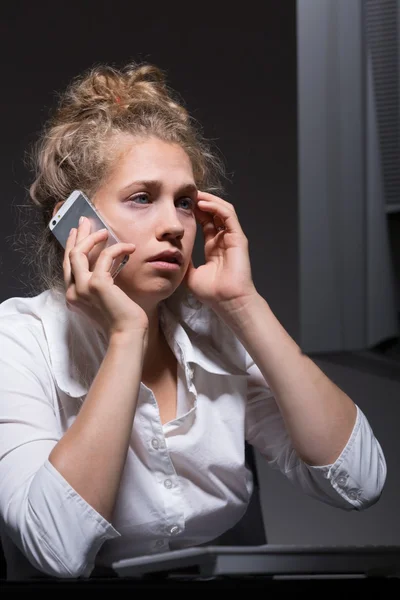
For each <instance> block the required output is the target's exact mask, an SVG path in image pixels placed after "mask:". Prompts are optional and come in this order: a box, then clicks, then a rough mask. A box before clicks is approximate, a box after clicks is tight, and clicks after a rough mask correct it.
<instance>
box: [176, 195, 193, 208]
mask: <svg viewBox="0 0 400 600" xmlns="http://www.w3.org/2000/svg"><path fill="white" fill-rule="evenodd" d="M178 204H180V206H181V208H183V209H184V210H193V207H194V200H193V198H189V197H185V198H179V200H178Z"/></svg>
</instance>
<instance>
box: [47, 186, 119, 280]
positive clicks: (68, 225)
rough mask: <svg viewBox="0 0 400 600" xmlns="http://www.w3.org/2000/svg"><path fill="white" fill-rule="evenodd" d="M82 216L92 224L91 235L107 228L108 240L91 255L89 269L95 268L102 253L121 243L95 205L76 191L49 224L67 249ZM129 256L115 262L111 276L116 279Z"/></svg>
mask: <svg viewBox="0 0 400 600" xmlns="http://www.w3.org/2000/svg"><path fill="white" fill-rule="evenodd" d="M81 216H84V217H86V218H87V219H89V221H90V224H91V231H90V232H91V233H93V232H95V231H99V230H100V229H104V228H107V230H108V238H107V239H106V240H105V241H104V242H102V243H101V244H97V246H96V247H95V248H94V249H93V250H92V251H91V252H90V253H89V257H88V259H89V267H90V269H92V268H93V266H94V264H95V262H96V260H97V258H98V256H99V254H100V252H101V251H102V250H103V249H104V248H106V247H107V246H110V245H112V244H116V243H117V242H119V240H118V238H117V237H116V235H115V234H114V232H113V231H112V229H111V228H110V227H109V225H107V223H105V221H104V219H102V217H101V216H100V215H99V214H98V212H97V211H96V209H95V207H94V206H93V204H92V203H91V202H90V201H89V199H88V198H87V197H86V196H85V194H83V192H80V191H79V190H75V191H74V192H72V194H71V195H70V196H69V197H68V198H67V200H66V201H65V202H64V204H63V205H62V206H61V207H60V209H59V211H58V212H57V214H56V215H54V217H53V218H52V219H51V221H50V223H49V229H50V230H51V232H52V233H53V235H54V236H55V237H56V238H57V240H58V241H59V242H60V244H61V245H62V247H63V248H65V246H66V243H67V239H68V236H69V233H70V231H71V229H72V228H73V227H75V228H78V226H79V219H80V217H81ZM128 258H129V255H125V256H121V257H118V258H117V259H115V260H114V261H113V266H112V269H111V274H112V276H113V277H115V276H116V275H117V274H118V273H119V271H120V270H121V268H122V267H123V266H124V265H125V264H126V262H127V261H128Z"/></svg>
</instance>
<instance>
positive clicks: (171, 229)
mask: <svg viewBox="0 0 400 600" xmlns="http://www.w3.org/2000/svg"><path fill="white" fill-rule="evenodd" d="M184 232H185V229H184V227H183V225H182V223H181V221H180V219H179V217H178V215H177V211H176V207H175V204H174V203H172V204H171V205H168V206H164V207H163V210H161V211H160V214H159V219H158V223H157V227H156V237H157V239H159V240H162V239H164V240H165V239H174V240H181V239H182V238H183V234H184Z"/></svg>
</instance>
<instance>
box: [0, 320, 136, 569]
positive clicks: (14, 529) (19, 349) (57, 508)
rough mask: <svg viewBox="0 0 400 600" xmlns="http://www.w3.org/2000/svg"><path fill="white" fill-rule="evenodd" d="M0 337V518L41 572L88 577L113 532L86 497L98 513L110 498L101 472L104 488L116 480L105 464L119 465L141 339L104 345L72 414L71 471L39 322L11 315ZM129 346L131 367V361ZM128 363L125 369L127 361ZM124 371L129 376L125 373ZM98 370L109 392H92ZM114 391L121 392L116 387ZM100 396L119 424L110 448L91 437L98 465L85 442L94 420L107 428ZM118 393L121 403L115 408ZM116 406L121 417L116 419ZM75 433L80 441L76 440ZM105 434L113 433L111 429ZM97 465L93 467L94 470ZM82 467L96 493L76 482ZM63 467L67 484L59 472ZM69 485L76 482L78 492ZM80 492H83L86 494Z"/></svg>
mask: <svg viewBox="0 0 400 600" xmlns="http://www.w3.org/2000/svg"><path fill="white" fill-rule="evenodd" d="M0 340H1V346H2V353H1V355H0V375H1V377H0V482H1V485H0V517H1V520H2V524H3V526H4V531H5V533H6V534H7V535H8V536H9V537H10V539H11V540H12V541H13V543H14V544H15V545H16V546H17V547H18V548H19V549H20V551H21V552H22V553H23V554H24V555H25V556H26V557H27V559H28V560H29V561H30V562H31V563H32V565H33V566H34V567H35V568H37V569H39V570H40V571H42V572H44V573H46V574H48V575H51V576H53V577H67V578H69V577H79V576H81V575H83V576H88V575H89V574H90V572H91V570H92V569H93V565H94V561H95V558H96V555H97V553H98V551H99V549H100V547H101V546H102V544H103V543H104V542H105V541H106V540H109V539H112V538H116V537H118V536H119V533H118V532H117V531H116V530H115V529H114V528H113V527H112V525H111V524H110V522H109V521H107V520H106V519H105V518H104V517H103V516H102V515H101V514H100V513H99V512H97V510H96V509H95V508H94V507H93V506H92V505H91V504H90V502H91V501H93V503H94V504H95V505H96V506H97V508H99V509H100V510H103V512H104V514H105V513H106V510H107V511H108V510H109V509H108V508H107V506H106V503H108V506H111V504H112V502H113V498H112V494H113V491H109V490H103V491H102V490H101V485H104V486H106V485H107V482H106V479H105V478H106V476H107V474H108V476H109V480H108V484H109V485H110V487H111V486H114V487H117V485H118V481H117V480H118V477H119V474H118V473H112V472H111V471H110V464H113V465H114V468H118V460H123V454H124V448H123V444H124V443H125V441H124V440H123V439H122V438H123V435H125V436H126V435H127V434H126V430H127V429H128V427H129V425H128V424H127V423H125V422H124V421H123V418H125V419H126V418H127V415H128V412H130V413H133V412H134V409H135V405H136V395H135V394H136V392H135V388H134V383H133V379H134V376H135V375H134V373H135V371H136V372H137V371H138V370H139V367H138V365H139V364H140V356H141V351H140V344H139V343H136V341H134V338H133V337H129V338H128V337H127V338H124V339H123V338H120V339H119V340H116V339H115V343H113V344H110V347H109V349H108V351H107V353H106V355H105V357H104V359H103V362H102V365H101V367H100V369H99V371H98V375H97V377H96V379H95V380H94V382H93V384H92V386H91V389H90V391H89V393H88V395H87V399H88V400H89V401H90V406H89V404H88V407H89V408H90V411H85V413H83V410H84V406H83V407H82V409H81V415H84V418H82V419H80V416H78V417H77V419H76V422H77V423H78V426H77V427H75V426H74V424H73V425H71V428H72V427H74V435H75V443H76V444H77V447H76V448H71V447H70V449H71V453H72V454H71V456H73V458H74V459H76V464H75V470H73V466H72V459H71V458H70V457H69V455H68V456H67V450H68V448H67V445H64V442H63V440H64V437H62V436H63V432H61V431H60V427H59V419H58V415H57V412H56V409H55V407H56V406H57V402H58V399H57V390H56V389H55V387H54V382H53V377H52V373H51V371H50V365H49V362H46V360H45V359H44V357H45V356H46V353H47V343H46V340H45V339H44V337H43V333H42V330H41V328H40V326H38V327H36V326H35V327H33V326H32V330H31V329H30V327H29V326H28V325H27V324H25V323H24V322H23V321H22V322H20V319H17V320H16V321H15V322H13V320H12V319H11V318H10V319H9V322H7V323H4V322H3V323H2V324H1V331H0ZM128 340H129V344H128ZM135 340H136V338H135ZM134 353H136V358H137V360H136V361H135V364H136V369H135V368H134V365H133V360H132V359H133V355H134ZM128 354H130V357H129V359H128V358H127V355H128ZM128 363H129V365H128ZM127 365H128V366H129V368H126V366H127ZM132 371H133V373H132ZM125 373H131V375H126V376H125ZM103 376H106V377H105V379H106V381H105V383H104V385H105V386H106V387H107V388H108V390H109V393H108V398H106V396H105V395H102V394H100V395H99V396H98V397H97V398H96V397H95V395H94V392H95V390H96V388H97V386H98V385H99V386H100V387H101V391H104V392H105V391H106V390H105V389H104V388H103V386H101V383H102V378H103ZM128 377H132V380H131V382H130V384H131V385H132V387H131V394H129V396H128V395H126V393H125V392H124V390H125V389H126V388H124V383H123V381H122V380H123V379H124V378H125V379H124V382H125V385H127V383H128ZM112 385H113V386H114V387H113V388H112V389H111V387H112ZM110 390H111V391H110ZM116 390H120V393H118V394H117V393H116ZM121 391H122V393H121ZM106 400H108V402H107V405H108V406H109V408H108V410H109V411H110V408H111V407H114V410H113V411H112V414H111V415H109V418H110V419H113V423H112V427H113V428H119V438H118V441H117V446H118V445H119V448H118V449H117V450H115V449H112V448H110V447H109V445H107V444H105V443H104V438H101V437H100V436H99V438H97V436H96V439H101V440H102V446H103V447H100V448H99V445H98V443H97V450H98V451H99V452H104V448H105V447H107V453H108V455H109V456H110V457H111V458H110V460H112V461H113V463H109V464H107V465H105V464H104V462H103V464H100V459H99V458H98V457H97V458H95V456H94V452H93V453H92V452H91V450H90V449H89V448H88V444H89V440H90V436H93V438H92V440H93V443H94V444H95V443H96V440H95V439H94V435H95V431H94V429H95V428H94V427H93V426H92V425H93V423H95V427H96V428H98V427H99V426H101V423H102V422H103V425H102V426H103V431H102V434H103V435H104V434H105V432H106V427H105V425H104V420H103V419H104V415H105V412H106V410H107V407H106ZM124 400H125V404H124V406H123V407H121V404H123V402H124ZM96 402H97V406H96V405H95V403H96ZM96 408H97V409H98V410H96ZM118 408H119V410H120V413H119V414H120V420H118V418H117V414H118V413H117V409H118ZM89 412H90V414H89ZM89 417H91V418H92V419H93V423H90V424H89V426H88V428H87V429H85V427H83V426H82V424H84V421H85V419H86V420H87V419H88V418H89ZM102 417H103V419H102ZM78 419H79V421H78ZM110 428H111V424H110ZM78 433H79V435H80V436H81V437H82V444H80V440H78V439H77V435H78ZM108 433H109V434H112V435H115V434H114V432H110V431H109V432H108ZM64 435H67V433H66V434H64ZM58 445H59V446H58ZM85 445H86V446H85ZM55 448H57V454H58V458H57V454H54V455H55V456H56V460H55V462H56V463H57V464H56V467H54V466H53V464H52V463H51V462H50V461H49V460H48V458H49V456H50V455H52V454H53V450H54V449H55ZM79 448H80V450H79ZM58 450H60V451H59V452H58ZM79 452H80V454H79ZM84 452H86V456H85V454H84ZM110 453H111V454H110ZM54 455H53V456H54ZM108 455H107V460H108ZM103 458H104V454H103ZM117 459H118V460H117ZM90 460H91V461H92V462H91V463H90ZM94 460H96V462H93V461H94ZM58 461H59V462H60V464H58ZM61 463H63V464H61ZM85 465H86V467H85ZM89 465H90V469H89ZM96 465H97V466H99V467H100V468H99V469H96V468H95V467H96ZM58 469H60V471H59V470H58ZM85 469H86V474H87V477H88V478H90V484H91V485H92V486H93V487H95V488H96V489H95V490H94V492H95V493H91V490H90V489H89V486H84V485H82V478H83V474H84V472H85ZM63 470H65V475H66V477H68V478H70V479H71V482H72V483H71V482H69V481H68V480H67V479H66V478H64V476H63V474H62V472H63ZM89 470H90V471H91V472H89ZM96 477H98V478H97V479H96ZM78 478H80V480H81V481H78ZM74 485H77V486H78V487H79V486H80V488H79V492H78V491H77V490H75V488H74ZM80 493H82V494H83V496H85V494H86V499H85V498H84V497H83V496H81V495H80ZM103 494H104V495H103ZM96 502H97V504H96Z"/></svg>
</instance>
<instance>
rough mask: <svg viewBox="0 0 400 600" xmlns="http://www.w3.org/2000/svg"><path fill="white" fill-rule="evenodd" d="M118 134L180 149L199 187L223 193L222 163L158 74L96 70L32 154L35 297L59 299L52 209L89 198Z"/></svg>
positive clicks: (67, 94) (147, 69) (140, 69)
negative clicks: (78, 195) (77, 195)
mask: <svg viewBox="0 0 400 600" xmlns="http://www.w3.org/2000/svg"><path fill="white" fill-rule="evenodd" d="M118 134H130V135H134V136H140V137H143V136H150V135H151V136H155V137H157V138H159V139H162V140H164V141H167V142H171V143H177V144H179V145H180V146H181V147H182V148H183V149H184V150H185V151H186V153H187V155H188V156H189V158H190V160H191V163H192V167H193V173H194V177H195V181H196V184H197V186H198V187H199V188H200V189H202V190H205V191H209V192H214V193H221V191H222V185H221V181H222V178H223V176H224V168H223V162H222V160H221V158H220V156H219V155H218V153H217V151H216V150H213V151H212V150H211V145H210V143H209V142H207V141H206V140H205V138H204V137H203V135H202V133H201V129H200V127H199V126H198V124H197V122H196V121H195V120H194V119H193V118H192V117H191V116H190V115H189V113H188V111H187V109H186V108H185V106H184V104H183V102H182V101H181V100H180V99H179V98H178V95H177V93H176V92H174V91H172V90H171V89H170V88H169V87H168V85H167V83H166V77H165V74H164V72H163V71H162V70H161V69H159V68H158V67H156V66H154V65H151V64H146V63H141V64H137V63H134V62H130V63H128V64H127V65H126V66H125V67H123V68H121V69H117V68H115V67H113V66H110V65H97V66H95V67H92V68H91V69H89V70H88V71H87V72H85V73H84V74H83V75H81V76H79V77H77V78H75V79H74V80H73V81H72V82H71V83H70V85H69V86H68V87H67V89H66V90H65V91H64V93H63V94H61V96H60V98H59V103H58V106H57V107H56V110H55V112H54V115H53V116H52V117H51V118H50V119H49V121H48V123H47V124H46V125H45V127H44V129H43V132H42V134H41V136H40V138H39V140H38V141H37V142H36V143H35V145H34V147H33V151H32V152H31V154H30V162H31V166H33V169H34V181H33V182H32V184H31V186H30V188H29V195H30V198H31V200H32V202H33V205H34V208H35V209H36V213H37V214H38V215H39V217H40V218H39V220H37V219H36V221H38V222H37V225H35V228H34V231H33V234H31V236H30V238H29V239H30V247H31V248H30V250H29V252H27V259H28V260H27V262H28V264H29V266H30V267H33V269H34V270H35V272H36V287H35V289H34V293H39V292H40V291H43V290H45V289H49V288H50V289H54V290H58V291H61V290H62V291H64V282H63V269H62V259H63V255H64V250H63V248H62V247H61V246H60V244H59V243H58V242H57V240H56V239H55V238H54V236H53V235H52V234H51V232H50V231H49V230H48V227H47V225H48V222H49V221H50V219H51V217H52V213H53V210H54V207H55V205H56V204H57V203H58V202H60V201H64V200H65V199H66V198H67V197H68V195H69V194H70V193H71V192H72V191H73V190H74V189H81V190H82V191H84V192H85V193H86V194H87V195H88V196H89V197H91V196H92V195H93V194H94V193H95V191H96V189H97V188H98V187H99V186H100V184H101V183H102V182H103V181H104V179H105V178H106V177H107V174H108V173H109V170H110V168H111V166H112V165H113V161H114V160H115V158H116V153H115V152H114V153H113V152H110V149H111V148H112V144H110V142H111V141H112V139H113V138H114V137H115V136H116V135H118Z"/></svg>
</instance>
